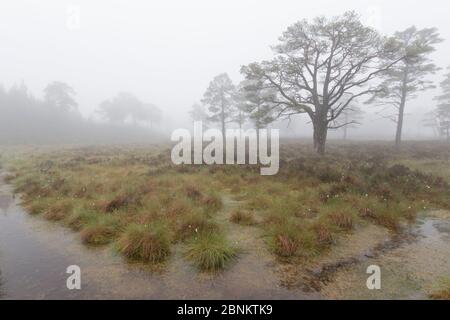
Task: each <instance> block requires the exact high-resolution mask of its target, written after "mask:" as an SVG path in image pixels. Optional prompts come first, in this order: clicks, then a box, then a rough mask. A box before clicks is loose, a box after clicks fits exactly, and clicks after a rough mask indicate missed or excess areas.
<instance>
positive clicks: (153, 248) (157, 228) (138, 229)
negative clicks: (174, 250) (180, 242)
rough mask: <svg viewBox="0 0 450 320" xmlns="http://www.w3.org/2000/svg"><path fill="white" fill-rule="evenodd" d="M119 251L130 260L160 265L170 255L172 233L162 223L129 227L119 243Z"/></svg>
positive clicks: (133, 224) (131, 225)
mask: <svg viewBox="0 0 450 320" xmlns="http://www.w3.org/2000/svg"><path fill="white" fill-rule="evenodd" d="M117 249H118V251H119V252H120V253H122V254H123V255H124V256H125V257H126V258H128V259H130V260H137V261H142V262H145V263H159V262H162V261H164V260H165V259H166V258H167V257H168V256H169V254H170V231H169V229H168V228H167V226H166V225H165V224H163V223H161V222H153V223H151V224H147V225H139V224H135V223H132V224H130V225H128V227H127V228H126V230H125V231H124V233H123V234H122V236H121V237H120V238H119V240H118V242H117Z"/></svg>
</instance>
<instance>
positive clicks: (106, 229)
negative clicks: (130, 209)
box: [80, 215, 119, 245]
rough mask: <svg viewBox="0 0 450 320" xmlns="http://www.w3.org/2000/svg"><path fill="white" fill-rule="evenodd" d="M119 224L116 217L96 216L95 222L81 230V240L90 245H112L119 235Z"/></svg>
mask: <svg viewBox="0 0 450 320" xmlns="http://www.w3.org/2000/svg"><path fill="white" fill-rule="evenodd" d="M118 230H119V222H118V219H117V218H115V217H110V216H100V215H98V216H96V218H95V220H93V221H91V222H90V223H88V224H87V225H86V226H85V227H83V228H82V229H81V233H80V236H81V240H82V241H83V243H85V244H89V245H103V244H108V243H110V242H111V241H112V240H113V239H114V238H115V237H116V235H117V233H118Z"/></svg>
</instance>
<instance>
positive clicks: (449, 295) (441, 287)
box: [429, 276, 450, 300]
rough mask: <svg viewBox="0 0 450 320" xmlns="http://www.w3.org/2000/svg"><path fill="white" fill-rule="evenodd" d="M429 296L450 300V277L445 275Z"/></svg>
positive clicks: (435, 298)
mask: <svg viewBox="0 0 450 320" xmlns="http://www.w3.org/2000/svg"><path fill="white" fill-rule="evenodd" d="M429 297H430V298H431V299H434V300H450V277H448V276H447V277H443V278H441V279H440V280H439V283H438V285H437V286H436V288H435V289H434V291H433V292H431V293H430V295H429Z"/></svg>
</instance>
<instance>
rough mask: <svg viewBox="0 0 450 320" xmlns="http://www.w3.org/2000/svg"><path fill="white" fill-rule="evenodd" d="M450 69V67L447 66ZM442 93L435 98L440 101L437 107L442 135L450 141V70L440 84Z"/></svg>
mask: <svg viewBox="0 0 450 320" xmlns="http://www.w3.org/2000/svg"><path fill="white" fill-rule="evenodd" d="M447 70H450V67H448V68H447ZM440 87H441V91H442V94H441V95H439V96H437V97H436V98H435V99H436V100H437V101H438V105H437V108H436V112H435V113H436V116H437V122H438V125H439V133H440V134H441V136H444V137H446V138H447V141H450V72H449V73H447V74H446V75H445V79H444V81H442V82H441V84H440Z"/></svg>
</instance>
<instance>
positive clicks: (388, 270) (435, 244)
mask: <svg viewBox="0 0 450 320" xmlns="http://www.w3.org/2000/svg"><path fill="white" fill-rule="evenodd" d="M411 231H412V234H413V235H414V236H413V237H410V238H408V239H406V240H404V241H401V242H400V243H399V244H398V245H395V246H393V247H390V248H386V249H385V250H381V252H379V253H377V254H374V255H373V256H369V257H368V258H367V259H362V260H361V261H360V262H359V263H357V264H354V265H351V266H349V267H347V268H343V269H342V270H338V271H336V273H335V275H334V277H333V280H332V281H330V282H329V283H326V284H325V285H324V286H323V288H322V289H321V293H322V294H323V295H325V296H326V297H327V298H333V299H427V298H428V295H429V294H430V292H431V291H432V288H433V286H434V285H435V284H436V283H437V282H438V281H439V279H440V278H441V277H443V276H449V275H450V232H449V231H450V221H449V220H447V219H442V218H435V217H432V216H429V217H423V218H420V219H419V220H418V223H417V224H416V226H415V227H414V228H413V230H411ZM370 265H377V266H379V267H380V268H381V289H380V290H369V289H367V287H366V280H367V277H368V276H369V274H366V270H367V267H368V266H370Z"/></svg>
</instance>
